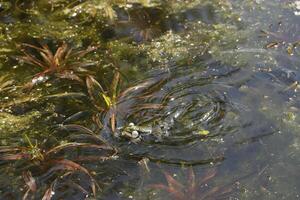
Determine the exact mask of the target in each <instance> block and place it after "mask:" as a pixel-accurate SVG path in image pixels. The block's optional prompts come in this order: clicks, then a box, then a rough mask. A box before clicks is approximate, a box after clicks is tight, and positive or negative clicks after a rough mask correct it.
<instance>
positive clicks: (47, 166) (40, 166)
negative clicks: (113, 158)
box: [0, 135, 116, 199]
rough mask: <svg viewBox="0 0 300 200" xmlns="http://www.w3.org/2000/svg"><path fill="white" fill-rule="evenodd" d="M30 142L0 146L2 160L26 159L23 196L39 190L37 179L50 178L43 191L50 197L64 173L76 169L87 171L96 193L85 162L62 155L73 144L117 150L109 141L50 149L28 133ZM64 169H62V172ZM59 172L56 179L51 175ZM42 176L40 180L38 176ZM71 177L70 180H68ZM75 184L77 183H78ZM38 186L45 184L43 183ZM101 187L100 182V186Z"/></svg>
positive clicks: (76, 170)
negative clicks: (34, 141)
mask: <svg viewBox="0 0 300 200" xmlns="http://www.w3.org/2000/svg"><path fill="white" fill-rule="evenodd" d="M25 138H26V140H27V143H28V146H2V147H0V153H1V155H0V160H1V161H23V162H25V165H23V166H24V168H23V170H22V171H23V179H24V181H25V184H26V185H27V191H26V192H25V194H24V196H23V199H27V198H28V196H29V195H35V194H36V193H37V192H38V186H39V185H38V183H40V181H41V182H42V183H45V182H49V181H50V182H51V183H50V187H49V188H48V189H47V190H46V192H45V193H44V195H43V199H51V196H52V195H53V194H54V193H55V185H56V184H57V182H58V181H59V179H61V178H62V177H66V176H70V175H72V174H74V173H76V172H80V173H83V174H85V175H86V176H87V177H88V178H89V179H90V180H89V186H90V188H91V190H92V193H93V194H94V195H95V194H96V187H97V186H98V185H97V183H96V181H95V180H94V178H93V176H92V175H91V173H90V172H89V170H87V169H86V168H85V167H83V166H82V165H80V164H78V163H76V162H74V161H72V160H70V159H67V158H65V157H66V155H60V153H62V152H63V151H66V150H67V149H74V148H93V149H99V150H101V151H105V152H112V153H113V152H114V153H116V152H115V150H114V149H113V148H112V147H110V146H109V145H108V144H105V143H102V144H92V143H78V142H65V143H61V144H59V145H57V146H54V147H52V148H49V149H44V148H41V147H39V146H40V145H38V143H37V141H36V143H35V144H33V143H32V141H31V140H30V139H29V138H28V136H27V135H25ZM110 155H112V154H111V153H108V154H103V155H99V156H98V157H99V159H102V160H106V159H109V158H110ZM59 172H62V173H59ZM32 174H36V176H37V177H36V178H34V177H33V176H32ZM54 174H56V175H60V176H56V178H55V179H54V180H53V179H52V178H51V177H52V176H53V175H54ZM38 179H39V180H38ZM69 181H70V180H69ZM73 185H76V184H75V183H74V184H73ZM39 187H41V188H43V187H42V185H40V186H39ZM98 187H99V186H98Z"/></svg>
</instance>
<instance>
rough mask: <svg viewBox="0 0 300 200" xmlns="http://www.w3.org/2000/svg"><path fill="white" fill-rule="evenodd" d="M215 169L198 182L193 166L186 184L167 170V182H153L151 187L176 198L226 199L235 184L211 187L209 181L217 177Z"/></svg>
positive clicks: (165, 173)
mask: <svg viewBox="0 0 300 200" xmlns="http://www.w3.org/2000/svg"><path fill="white" fill-rule="evenodd" d="M216 174H217V171H216V170H215V169H211V170H208V171H207V172H206V173H205V175H204V176H203V177H202V178H201V179H200V181H199V182H198V181H197V180H196V176H195V174H194V171H193V169H192V168H190V169H189V172H188V176H187V181H186V184H183V183H180V182H179V181H177V180H176V179H174V178H173V177H172V175H170V174H169V173H167V172H164V176H165V178H166V180H167V185H165V184H153V185H150V188H154V189H158V190H164V191H166V192H168V194H169V195H170V197H172V199H174V200H186V199H190V200H201V199H205V200H213V199H214V200H215V199H224V198H225V197H226V196H228V194H229V193H230V192H231V191H232V190H233V184H231V185H223V186H213V187H211V186H210V184H209V182H210V181H211V180H212V179H213V178H214V177H215V175H216Z"/></svg>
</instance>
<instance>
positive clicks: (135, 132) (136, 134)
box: [131, 131, 139, 138]
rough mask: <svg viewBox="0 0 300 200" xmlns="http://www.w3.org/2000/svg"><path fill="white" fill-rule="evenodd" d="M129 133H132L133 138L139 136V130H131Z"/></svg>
mask: <svg viewBox="0 0 300 200" xmlns="http://www.w3.org/2000/svg"><path fill="white" fill-rule="evenodd" d="M131 135H132V137H133V138H137V137H139V132H137V131H132V133H131Z"/></svg>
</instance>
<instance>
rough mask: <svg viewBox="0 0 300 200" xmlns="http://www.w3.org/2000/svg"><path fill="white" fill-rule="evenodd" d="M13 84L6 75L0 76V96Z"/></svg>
mask: <svg viewBox="0 0 300 200" xmlns="http://www.w3.org/2000/svg"><path fill="white" fill-rule="evenodd" d="M13 83H14V81H13V80H11V79H8V76H7V75H4V76H0V94H1V93H2V92H4V91H7V90H9V89H11V86H12V84H13Z"/></svg>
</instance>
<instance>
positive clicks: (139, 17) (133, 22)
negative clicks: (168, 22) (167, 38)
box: [115, 6, 164, 42]
mask: <svg viewBox="0 0 300 200" xmlns="http://www.w3.org/2000/svg"><path fill="white" fill-rule="evenodd" d="M163 15H164V11H163V10H162V9H159V8H157V7H141V6H133V8H131V9H129V10H127V17H126V19H121V20H116V22H115V29H116V31H117V32H119V34H120V35H121V37H122V34H123V35H124V36H127V37H129V38H131V39H132V40H133V41H135V42H143V41H151V40H152V39H153V38H155V37H158V36H159V35H161V34H162V32H164V29H163V26H162V19H164V16H163ZM126 30H129V31H128V33H127V31H126ZM126 34H128V35H126ZM117 35H118V33H117ZM124 36H123V37H124Z"/></svg>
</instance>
